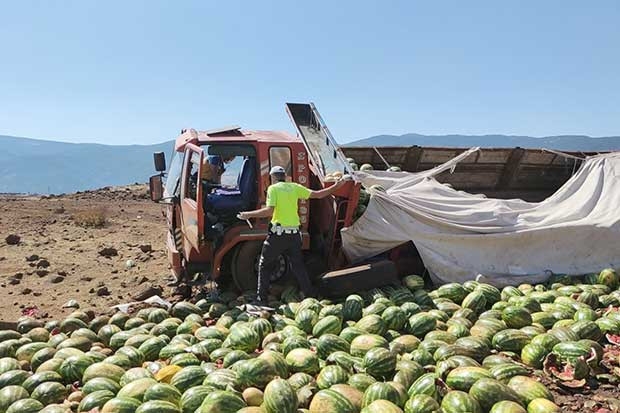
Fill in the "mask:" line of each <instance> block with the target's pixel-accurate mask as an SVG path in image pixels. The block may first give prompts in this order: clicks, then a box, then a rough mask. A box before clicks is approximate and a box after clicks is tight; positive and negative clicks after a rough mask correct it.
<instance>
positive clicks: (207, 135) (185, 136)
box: [174, 126, 300, 152]
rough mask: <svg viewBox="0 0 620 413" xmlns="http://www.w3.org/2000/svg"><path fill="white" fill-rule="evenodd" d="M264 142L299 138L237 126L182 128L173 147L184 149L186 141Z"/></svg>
mask: <svg viewBox="0 0 620 413" xmlns="http://www.w3.org/2000/svg"><path fill="white" fill-rule="evenodd" d="M248 141H251V142H266V143H298V142H300V139H299V138H298V137H296V136H294V135H291V134H290V133H288V132H285V131H258V130H246V129H241V128H240V127H239V126H230V127H226V128H219V129H212V130H206V131H197V130H196V129H184V130H182V131H181V134H180V135H179V136H178V137H177V139H176V142H175V145H174V149H175V150H176V151H178V152H182V151H183V150H185V146H186V145H187V144H188V143H191V144H194V145H204V144H209V143H211V142H230V143H234V142H248Z"/></svg>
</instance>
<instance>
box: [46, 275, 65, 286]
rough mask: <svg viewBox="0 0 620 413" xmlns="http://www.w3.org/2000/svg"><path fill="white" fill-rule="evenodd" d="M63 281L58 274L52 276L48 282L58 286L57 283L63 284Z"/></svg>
mask: <svg viewBox="0 0 620 413" xmlns="http://www.w3.org/2000/svg"><path fill="white" fill-rule="evenodd" d="M64 280H65V277H63V276H62V275H60V274H56V275H52V276H51V277H50V278H49V281H50V282H51V283H52V284H58V283H61V282H63V281H64Z"/></svg>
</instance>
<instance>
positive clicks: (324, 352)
mask: <svg viewBox="0 0 620 413" xmlns="http://www.w3.org/2000/svg"><path fill="white" fill-rule="evenodd" d="M350 350H351V345H350V344H349V342H348V341H346V340H345V339H344V338H342V337H339V336H337V335H335V334H323V335H322V336H321V337H319V339H318V340H317V342H316V351H317V354H318V356H319V357H320V358H321V359H326V358H327V357H329V355H330V354H332V353H334V352H336V351H345V352H347V353H348V352H349V351H350Z"/></svg>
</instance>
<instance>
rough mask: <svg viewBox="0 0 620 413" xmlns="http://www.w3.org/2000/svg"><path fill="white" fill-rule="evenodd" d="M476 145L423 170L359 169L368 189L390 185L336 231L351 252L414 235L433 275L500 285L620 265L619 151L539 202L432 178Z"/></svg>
mask: <svg viewBox="0 0 620 413" xmlns="http://www.w3.org/2000/svg"><path fill="white" fill-rule="evenodd" d="M477 149H478V148H473V149H470V150H469V151H467V152H464V153H463V154H461V155H459V156H458V157H456V158H454V159H452V160H450V161H448V162H447V163H445V164H443V165H440V166H438V167H436V168H434V169H431V170H428V171H423V172H419V173H402V172H380V171H372V172H358V173H356V178H357V179H359V180H360V181H361V182H362V184H363V185H364V186H365V187H366V188H369V187H370V186H372V185H374V184H379V185H381V186H382V187H383V188H385V189H386V191H380V190H371V195H372V196H371V199H370V202H369V204H368V207H367V209H366V212H365V213H364V214H363V215H362V216H361V217H360V218H359V219H358V220H357V221H356V222H355V223H354V224H353V225H352V226H351V227H349V228H345V229H343V230H342V231H341V234H342V239H343V246H344V251H345V253H346V255H347V256H348V257H349V259H350V260H351V261H353V262H359V261H361V260H363V259H365V258H368V257H371V256H374V255H377V254H379V253H382V252H385V251H387V250H389V249H391V248H393V247H396V246H398V245H400V244H402V243H404V242H408V241H413V242H414V244H415V246H416V247H417V249H418V251H419V253H420V256H421V257H422V260H423V261H424V264H425V266H426V267H427V269H428V270H429V272H430V274H431V277H432V279H433V280H434V281H435V282H438V283H446V282H453V281H455V282H464V281H466V280H471V279H474V278H475V277H476V276H477V275H478V274H483V275H484V278H483V280H485V281H486V282H490V283H492V284H496V285H506V284H518V283H521V282H530V283H534V282H542V281H544V280H545V279H546V278H548V275H549V274H550V273H549V271H551V272H553V273H556V274H558V273H559V274H573V275H576V274H586V273H591V272H598V271H600V270H601V269H603V268H607V267H612V268H620V153H611V154H604V155H597V156H592V157H589V158H587V159H586V161H585V162H584V163H583V165H582V166H581V168H580V169H579V171H578V172H577V173H576V174H575V175H573V176H572V177H571V178H570V179H569V180H568V181H567V182H566V183H565V184H564V185H563V186H562V187H561V188H560V189H559V190H558V191H557V192H555V193H554V194H553V195H552V196H550V197H549V198H547V199H545V200H543V201H541V202H526V201H523V200H520V199H493V198H486V197H485V196H484V195H473V194H469V193H466V192H463V191H457V190H454V189H452V188H450V187H448V186H446V185H443V184H441V183H439V182H438V181H436V180H435V179H434V176H435V175H437V174H438V173H440V172H442V171H445V170H449V169H451V168H453V167H454V166H455V165H456V163H458V162H459V161H460V160H462V159H464V158H465V157H467V156H469V155H470V154H471V153H473V152H474V151H476V150H477Z"/></svg>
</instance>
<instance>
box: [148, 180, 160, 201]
mask: <svg viewBox="0 0 620 413" xmlns="http://www.w3.org/2000/svg"><path fill="white" fill-rule="evenodd" d="M149 193H150V194H151V201H153V202H159V201H161V199H162V198H163V197H164V185H163V183H162V180H161V175H153V176H151V177H150V178H149Z"/></svg>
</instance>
